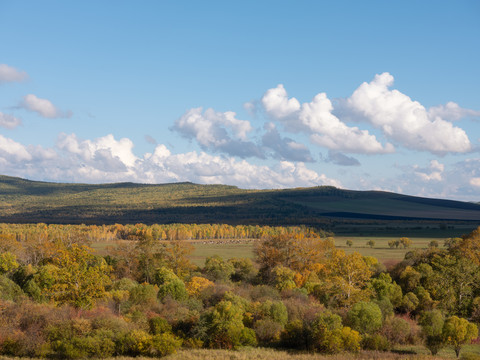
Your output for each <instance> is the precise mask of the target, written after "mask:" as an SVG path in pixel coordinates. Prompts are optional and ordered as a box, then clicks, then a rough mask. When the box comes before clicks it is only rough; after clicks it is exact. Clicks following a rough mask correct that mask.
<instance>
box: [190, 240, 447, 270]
mask: <svg viewBox="0 0 480 360" xmlns="http://www.w3.org/2000/svg"><path fill="white" fill-rule="evenodd" d="M334 239H335V246H336V247H337V248H339V249H342V250H344V251H345V252H346V253H347V254H352V253H354V252H358V253H360V254H361V255H363V256H373V257H375V258H377V259H378V261H380V262H382V263H392V262H398V261H401V260H402V259H403V258H404V256H405V254H406V253H407V252H408V251H411V250H414V249H426V248H428V246H429V244H430V242H432V241H437V242H438V244H439V247H440V248H442V247H443V243H444V241H445V239H446V238H445V237H440V238H435V237H419V238H410V240H412V245H411V246H410V247H409V248H401V247H399V248H393V249H392V248H390V247H389V245H388V242H389V241H391V240H398V239H399V237H393V236H392V237H385V236H336V237H334ZM347 240H351V241H352V243H353V244H352V246H348V245H347ZM371 240H373V241H374V242H375V245H374V246H373V247H370V246H368V245H367V242H368V241H371ZM260 241H261V240H255V239H248V240H235V241H231V240H209V241H192V242H191V243H192V244H193V245H194V247H195V250H194V251H193V253H192V254H191V257H190V258H191V260H192V262H193V263H194V264H195V265H198V266H203V264H204V262H205V259H206V258H207V257H209V256H213V255H218V256H220V257H222V258H224V259H230V258H234V257H245V258H250V259H253V258H254V248H255V244H256V243H258V242H260Z"/></svg>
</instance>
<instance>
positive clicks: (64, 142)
mask: <svg viewBox="0 0 480 360" xmlns="http://www.w3.org/2000/svg"><path fill="white" fill-rule="evenodd" d="M57 147H58V148H59V149H60V150H63V151H64V152H65V153H67V154H69V155H72V156H77V157H78V158H79V159H80V160H81V161H84V162H86V163H88V164H90V165H92V166H94V167H97V168H99V169H103V168H109V169H112V171H113V170H118V171H122V170H124V169H126V168H127V167H133V166H134V165H135V162H136V161H137V160H138V158H137V157H136V156H135V155H134V154H133V152H132V149H133V142H132V141H131V140H130V139H127V138H123V139H120V140H118V141H117V140H115V138H114V137H113V135H111V134H109V135H106V136H104V137H101V138H98V139H95V140H93V141H92V140H79V139H78V138H77V136H76V135H75V134H71V135H67V134H63V133H62V134H60V135H59V138H58V141H57Z"/></svg>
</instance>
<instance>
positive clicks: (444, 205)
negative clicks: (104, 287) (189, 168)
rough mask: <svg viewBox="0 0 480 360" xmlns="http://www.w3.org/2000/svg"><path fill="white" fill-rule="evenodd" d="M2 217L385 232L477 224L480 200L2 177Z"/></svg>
mask: <svg viewBox="0 0 480 360" xmlns="http://www.w3.org/2000/svg"><path fill="white" fill-rule="evenodd" d="M0 221H3V222H48V223H97V224H102V223H115V222H118V223H135V222H143V223H172V222H184V223H229V224H268V225H277V224H279V225H290V224H306V225H319V226H322V227H329V226H332V227H335V226H341V227H342V229H347V230H346V232H347V233H348V226H352V224H353V225H355V226H357V225H361V226H365V225H369V226H370V227H375V225H379V226H380V227H383V228H384V229H386V226H387V225H389V226H393V227H395V226H397V227H398V226H400V227H402V226H404V225H405V224H410V225H412V224H413V225H418V224H428V223H436V224H437V226H438V223H439V222H445V221H446V222H449V223H452V222H457V224H460V223H459V221H460V222H463V224H464V225H466V226H467V227H468V228H473V227H475V225H476V224H478V223H479V222H480V205H478V204H473V203H466V202H458V201H449V200H436V199H426V198H418V197H412V196H404V195H399V194H394V193H387V192H378V191H363V192H362V191H348V190H340V189H336V188H333V187H314V188H300V189H286V190H242V189H239V188H237V187H234V186H226V185H197V184H192V183H177V184H163V185H146V184H133V183H117V184H103V185H89V184H57V183H46V182H35V181H28V180H23V179H19V178H12V177H7V176H0ZM332 230H333V231H335V232H339V231H338V229H332ZM354 230H355V229H354ZM355 231H357V230H355ZM340 233H341V231H340Z"/></svg>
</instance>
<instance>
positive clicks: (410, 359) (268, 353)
mask: <svg viewBox="0 0 480 360" xmlns="http://www.w3.org/2000/svg"><path fill="white" fill-rule="evenodd" d="M462 353H463V354H464V355H466V356H469V357H468V359H478V358H479V357H480V346H479V345H466V346H464V347H463V349H462ZM466 356H465V357H462V358H467V357H466ZM455 358H456V356H455V352H454V351H453V350H452V349H450V348H444V349H442V350H441V351H440V352H439V353H438V355H437V356H431V355H429V351H428V350H427V349H426V348H425V347H423V346H404V347H398V348H395V349H394V350H393V352H377V351H361V352H359V353H356V354H352V353H343V354H336V355H322V354H308V353H291V352H286V351H281V350H273V349H262V348H243V349H240V350H236V351H233V350H206V349H201V350H180V351H178V352H177V353H176V354H172V355H169V356H166V357H164V358H163V359H165V360H225V359H228V360H273V359H274V360H370V359H371V360H445V359H455ZM12 359H20V358H11V357H6V356H0V360H12ZM22 359H23V360H37V359H33V358H29V359H27V358H22ZM133 359H135V360H147V359H151V358H147V357H135V358H131V357H124V356H120V357H116V358H112V359H110V360H133Z"/></svg>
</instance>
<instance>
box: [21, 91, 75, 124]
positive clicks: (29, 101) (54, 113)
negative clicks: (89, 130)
mask: <svg viewBox="0 0 480 360" xmlns="http://www.w3.org/2000/svg"><path fill="white" fill-rule="evenodd" d="M20 107H22V108H24V109H25V110H28V111H33V112H36V113H38V114H39V115H40V116H42V117H44V118H50V119H54V118H69V117H71V116H72V112H71V111H66V112H64V111H61V110H59V109H58V108H57V107H55V106H54V105H53V104H52V103H51V102H50V101H49V100H47V99H41V98H39V97H37V96H35V95H33V94H28V95H26V96H24V97H23V101H22V102H21V103H20Z"/></svg>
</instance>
